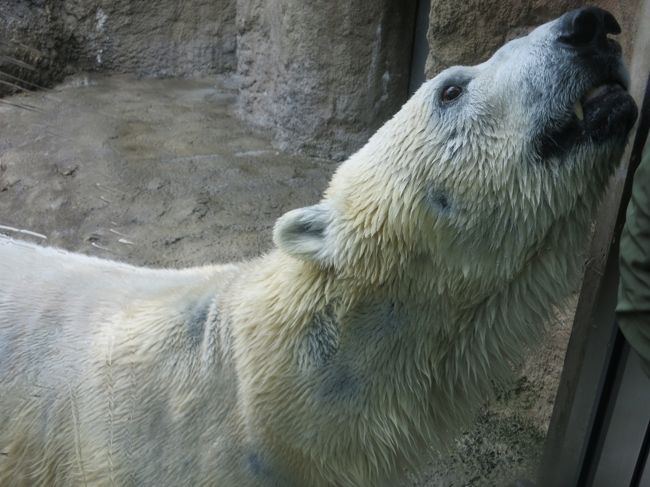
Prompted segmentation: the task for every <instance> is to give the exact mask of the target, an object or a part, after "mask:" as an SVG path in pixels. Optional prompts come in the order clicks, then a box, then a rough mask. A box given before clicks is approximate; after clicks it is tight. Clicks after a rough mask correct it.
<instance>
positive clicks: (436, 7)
mask: <svg viewBox="0 0 650 487" xmlns="http://www.w3.org/2000/svg"><path fill="white" fill-rule="evenodd" d="M585 3H589V4H591V5H598V6H600V7H603V8H605V9H607V10H610V11H611V12H612V13H613V14H614V15H615V16H616V18H617V19H618V21H619V23H620V24H621V26H622V27H623V35H622V36H620V41H621V43H622V45H623V49H624V52H626V54H627V55H628V56H629V54H630V51H631V49H630V47H631V42H632V39H634V34H635V32H636V29H637V27H638V26H637V17H636V15H635V14H636V12H637V8H638V4H639V2H638V0H600V1H598V0H597V1H591V2H585V1H584V0H546V1H545V0H523V1H513V0H510V1H501V0H467V1H465V2H458V1H456V0H432V2H431V10H430V12H429V30H428V33H427V40H428V43H429V56H428V58H427V65H426V74H427V77H428V78H432V77H433V76H435V75H436V74H437V73H439V72H440V71H442V70H443V69H445V68H447V67H449V66H453V65H457V64H465V65H472V64H476V63H479V62H481V61H484V60H485V59H487V58H489V57H490V55H491V54H492V53H493V52H494V51H495V50H496V49H498V48H499V46H501V45H502V44H503V43H504V42H505V41H507V40H509V39H512V38H514V37H517V36H519V35H522V34H525V33H526V32H528V31H529V30H531V29H532V28H534V27H535V26H537V25H539V24H542V23H544V22H547V21H549V20H552V19H554V18H556V17H559V16H560V15H562V14H563V13H564V12H566V11H568V10H572V9H574V8H578V7H580V6H582V5H584V4H585Z"/></svg>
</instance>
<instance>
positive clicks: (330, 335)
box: [301, 306, 341, 367]
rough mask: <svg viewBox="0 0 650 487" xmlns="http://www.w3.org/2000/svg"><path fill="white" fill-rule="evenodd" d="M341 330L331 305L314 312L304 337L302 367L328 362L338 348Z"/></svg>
mask: <svg viewBox="0 0 650 487" xmlns="http://www.w3.org/2000/svg"><path fill="white" fill-rule="evenodd" d="M340 334H341V330H340V328H339V324H338V322H337V317H336V313H335V311H334V309H333V307H332V306H327V307H326V308H325V309H324V310H322V311H320V312H319V313H316V314H315V315H314V317H313V319H312V321H311V323H310V325H309V328H308V330H307V333H306V335H305V338H304V347H305V353H304V354H302V356H301V362H302V363H301V366H302V367H310V366H312V367H322V366H324V365H326V364H327V363H329V362H330V361H331V359H332V357H333V356H334V355H335V354H336V352H337V350H338V348H339V339H340Z"/></svg>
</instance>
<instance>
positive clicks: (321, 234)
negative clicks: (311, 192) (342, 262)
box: [273, 203, 334, 265]
mask: <svg viewBox="0 0 650 487" xmlns="http://www.w3.org/2000/svg"><path fill="white" fill-rule="evenodd" d="M332 217H333V213H332V209H331V208H330V206H329V205H328V204H327V203H320V204H318V205H314V206H307V207H305V208H298V209H297V210H291V211H289V212H288V213H285V214H284V215H282V216H281V217H280V218H279V219H278V221H277V222H276V223H275V228H274V229H273V242H275V245H277V246H278V248H279V249H281V250H282V251H283V252H285V253H287V254H289V255H291V256H293V257H296V258H299V259H302V260H306V261H310V262H316V263H318V264H321V265H327V264H329V263H331V256H332V254H333V250H334V249H332V248H329V246H328V245H327V242H326V241H327V240H329V239H328V238H327V236H328V233H329V232H328V229H330V228H329V227H330V226H331V224H332V220H333V218H332ZM330 230H331V229H330Z"/></svg>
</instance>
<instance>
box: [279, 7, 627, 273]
mask: <svg viewBox="0 0 650 487" xmlns="http://www.w3.org/2000/svg"><path fill="white" fill-rule="evenodd" d="M619 32H620V27H619V26H618V24H617V22H616V20H615V19H614V17H613V16H612V15H611V14H609V13H607V12H605V11H604V10H601V9H598V8H584V9H580V10H577V11H574V12H569V13H567V14H565V15H564V16H562V17H560V18H559V19H557V20H555V21H552V22H549V23H547V24H544V25H542V26H540V27H538V28H537V29H535V30H534V31H532V32H531V33H530V34H529V35H527V36H525V37H522V38H519V39H515V40H512V41H511V42H509V43H507V44H506V45H504V46H503V47H502V48H501V49H499V50H498V51H497V52H496V53H495V54H494V55H493V56H492V57H491V58H490V59H489V60H487V61H486V62H484V63H482V64H479V65H477V66H471V67H468V66H456V67H452V68H449V69H447V70H445V71H443V72H441V73H440V74H438V76H436V77H435V78H433V79H431V80H429V81H427V82H426V83H424V84H423V85H422V87H421V88H420V89H419V90H418V91H417V92H416V93H415V94H414V95H413V97H412V98H411V99H410V100H409V101H408V102H407V103H406V104H405V105H404V106H403V107H402V109H401V110H400V111H399V112H398V113H397V114H396V115H395V116H394V117H393V118H392V119H391V120H390V121H388V122H387V123H386V124H385V125H384V126H383V127H382V128H380V129H379V130H378V131H377V133H376V134H375V135H373V137H372V138H371V139H370V140H369V142H368V143H367V144H366V145H365V146H364V147H363V148H362V149H361V150H359V151H358V152H357V153H356V154H354V155H353V156H352V157H350V158H349V159H348V160H347V161H346V162H344V163H343V164H342V165H341V166H340V167H339V169H338V170H337V172H336V174H335V175H334V177H333V179H332V181H331V183H330V186H329V188H328V190H327V191H326V193H325V196H324V198H323V200H322V201H321V202H320V203H319V204H317V205H314V206H311V207H307V208H301V209H297V210H293V211H290V212H289V213H287V214H285V215H284V216H282V217H281V218H280V219H279V220H278V222H277V224H276V227H275V231H274V241H275V243H276V245H277V246H278V247H279V248H280V249H281V250H282V251H284V252H285V253H287V254H289V255H291V256H294V257H297V258H299V259H302V260H304V261H308V262H313V263H315V264H316V265H318V266H320V267H324V268H331V269H334V270H335V272H337V273H339V274H342V275H345V276H347V277H351V278H357V277H361V278H363V279H366V280H370V281H371V282H373V283H378V284H381V283H384V282H386V281H388V280H391V279H395V278H398V277H400V276H404V275H406V274H410V275H413V274H414V273H415V274H418V273H427V272H429V271H432V272H454V273H457V274H460V275H461V276H464V278H465V279H474V278H475V279H481V280H483V281H484V282H485V283H488V284H489V283H490V282H493V281H494V280H495V279H497V280H498V279H509V278H512V277H513V276H515V275H516V274H517V273H518V272H519V271H520V269H521V268H522V267H523V266H525V264H526V262H527V261H528V259H530V257H531V255H534V254H535V253H536V252H538V251H539V250H540V248H541V247H543V246H549V245H551V246H552V245H553V242H552V241H551V240H554V239H563V238H564V239H572V238H574V237H573V236H572V235H571V234H572V232H574V231H575V232H581V233H582V234H584V233H587V231H588V228H589V222H590V219H591V218H592V217H593V212H594V211H595V210H596V208H597V205H598V202H599V200H600V199H601V197H602V195H603V193H604V191H605V189H606V185H607V181H608V179H609V177H610V176H611V174H612V173H613V171H614V169H615V168H616V165H617V164H618V161H619V159H620V156H621V154H622V150H623V147H624V145H625V142H626V139H627V135H628V133H629V131H630V129H631V127H632V125H633V124H634V121H635V119H636V115H637V109H636V106H635V104H634V101H633V100H632V98H631V96H630V95H629V94H628V92H627V87H628V75H627V72H626V69H625V67H624V64H623V61H622V58H621V49H620V46H619V44H618V43H617V42H615V41H614V40H612V39H611V38H609V37H608V35H609V34H618V33H619ZM578 240H580V242H582V240H581V239H576V241H578ZM576 250H577V249H576ZM486 276H488V277H486ZM461 278H462V277H461Z"/></svg>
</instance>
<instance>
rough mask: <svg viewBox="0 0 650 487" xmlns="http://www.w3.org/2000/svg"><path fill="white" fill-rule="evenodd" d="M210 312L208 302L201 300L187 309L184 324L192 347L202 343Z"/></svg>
mask: <svg viewBox="0 0 650 487" xmlns="http://www.w3.org/2000/svg"><path fill="white" fill-rule="evenodd" d="M209 312H210V301H209V300H202V301H199V302H198V303H196V305H195V306H194V307H193V308H190V309H189V317H188V319H187V322H186V330H187V336H188V339H189V341H190V343H191V344H192V346H199V345H200V344H201V342H202V341H203V337H204V334H205V326H206V323H207V321H208V314H209Z"/></svg>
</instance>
